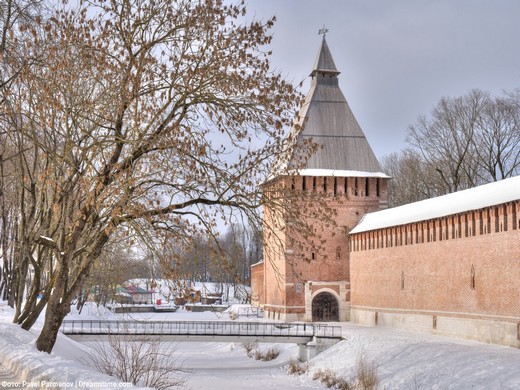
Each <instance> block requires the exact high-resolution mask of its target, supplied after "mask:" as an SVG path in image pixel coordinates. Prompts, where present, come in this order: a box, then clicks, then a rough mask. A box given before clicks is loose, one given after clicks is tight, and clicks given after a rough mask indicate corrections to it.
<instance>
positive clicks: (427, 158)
mask: <svg viewBox="0 0 520 390" xmlns="http://www.w3.org/2000/svg"><path fill="white" fill-rule="evenodd" d="M519 116H520V93H519V92H518V90H515V91H514V92H512V93H507V94H506V96H505V97H492V96H490V94H488V93H486V92H483V91H480V90H478V89H475V90H472V91H470V92H469V93H468V94H466V95H464V96H462V97H458V98H442V99H441V100H440V101H439V103H438V104H437V106H436V107H435V108H434V109H433V110H432V113H431V116H430V117H429V118H428V117H426V116H421V117H419V119H418V121H417V122H416V123H415V124H413V125H411V126H410V127H409V132H408V138H407V141H408V143H409V145H410V148H409V149H407V150H405V151H404V152H402V153H401V154H400V155H392V156H388V157H387V158H386V159H385V162H384V165H385V168H386V169H387V172H388V173H389V174H390V175H392V176H393V177H394V183H392V184H391V188H390V190H389V191H390V198H391V199H390V201H391V202H392V203H393V204H394V205H399V204H403V203H407V202H409V201H414V200H418V199H423V198H426V197H431V196H437V195H442V194H445V193H449V192H454V191H458V190H462V189H466V188H470V187H474V186H477V185H480V184H483V183H487V182H490V181H497V180H501V179H504V178H507V177H512V176H516V175H518V174H519V173H520V127H519V123H520V120H519ZM392 198H393V199H392Z"/></svg>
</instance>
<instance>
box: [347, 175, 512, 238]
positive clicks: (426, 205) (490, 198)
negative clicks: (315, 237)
mask: <svg viewBox="0 0 520 390" xmlns="http://www.w3.org/2000/svg"><path fill="white" fill-rule="evenodd" d="M518 199H520V176H516V177H512V178H509V179H504V180H501V181H497V182H494V183H490V184H485V185H482V186H479V187H475V188H471V189H468V190H464V191H458V192H454V193H452V194H448V195H444V196H439V197H436V198H432V199H427V200H422V201H420V202H415V203H410V204H407V205H404V206H399V207H394V208H391V209H386V210H382V211H376V212H374V213H369V214H366V215H365V216H364V217H363V218H362V219H361V221H360V223H359V224H358V225H357V226H356V227H355V228H354V229H352V231H351V233H360V232H366V231H370V230H375V229H381V228H385V227H389V226H399V225H405V224H407V223H412V222H417V221H426V220H429V219H433V218H439V217H444V216H446V215H452V214H458V213H462V212H465V211H469V210H478V209H481V208H484V207H489V206H494V205H498V204H502V203H507V202H511V201H514V200H518Z"/></svg>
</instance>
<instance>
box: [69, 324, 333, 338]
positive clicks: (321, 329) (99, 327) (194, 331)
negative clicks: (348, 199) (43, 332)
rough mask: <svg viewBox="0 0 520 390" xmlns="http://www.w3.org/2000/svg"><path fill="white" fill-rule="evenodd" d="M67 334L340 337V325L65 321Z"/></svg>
mask: <svg viewBox="0 0 520 390" xmlns="http://www.w3.org/2000/svg"><path fill="white" fill-rule="evenodd" d="M61 330H62V332H63V333H64V334H120V335H188V336H189V335H199V336H200V335H202V336H279V337H283V336H287V337H291V336H296V337H313V336H317V337H328V338H339V337H341V327H339V326H331V325H325V324H314V323H272V322H237V321H205V322H203V321H104V320H65V321H63V324H62V327H61Z"/></svg>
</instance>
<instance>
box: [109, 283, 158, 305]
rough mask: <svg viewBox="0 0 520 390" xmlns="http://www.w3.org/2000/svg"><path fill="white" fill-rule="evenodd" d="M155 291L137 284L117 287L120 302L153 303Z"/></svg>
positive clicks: (117, 297) (117, 298) (117, 296)
mask: <svg viewBox="0 0 520 390" xmlns="http://www.w3.org/2000/svg"><path fill="white" fill-rule="evenodd" d="M154 294H155V291H153V290H147V289H144V288H142V287H138V286H135V285H132V284H130V285H128V286H120V287H118V288H117V289H116V300H117V301H118V302H119V303H131V304H147V305H149V304H153V303H154V302H153V296H154Z"/></svg>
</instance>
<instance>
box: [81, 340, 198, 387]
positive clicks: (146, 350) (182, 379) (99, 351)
mask: <svg viewBox="0 0 520 390" xmlns="http://www.w3.org/2000/svg"><path fill="white" fill-rule="evenodd" d="M89 360H90V361H89V362H86V363H87V365H89V366H91V367H94V368H96V369H97V370H98V371H100V372H103V373H106V374H108V375H113V376H115V377H116V378H118V379H120V380H122V381H124V382H131V383H132V384H134V385H139V386H147V387H153V388H156V389H159V390H166V389H174V388H177V387H180V386H183V385H184V384H185V383H186V380H187V373H188V371H187V370H184V369H183V368H182V366H181V365H180V364H177V358H176V357H175V348H174V347H173V345H172V344H171V343H165V342H164V341H162V340H161V339H160V337H146V338H142V337H141V338H138V336H113V335H110V336H109V339H108V343H103V342H99V343H97V344H96V346H95V347H94V352H92V353H90V354H89Z"/></svg>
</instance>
